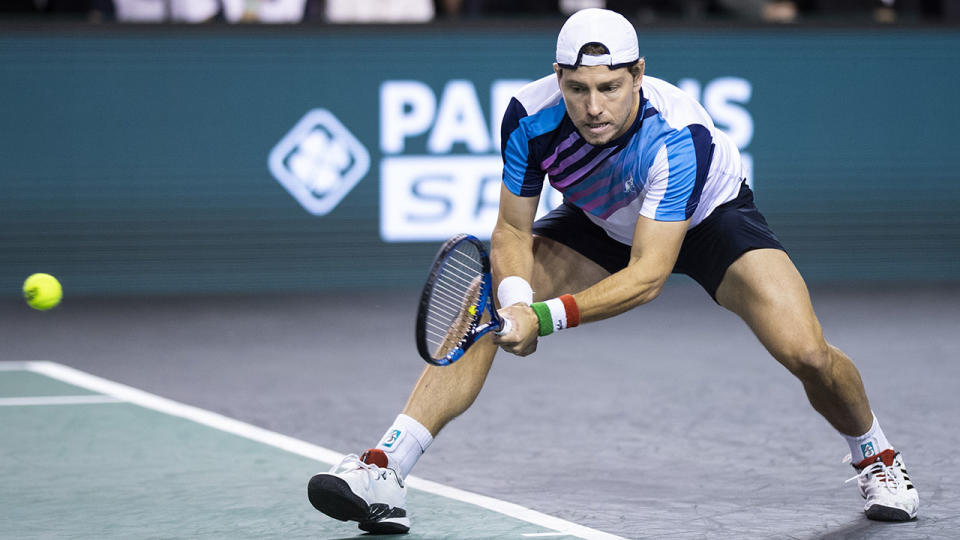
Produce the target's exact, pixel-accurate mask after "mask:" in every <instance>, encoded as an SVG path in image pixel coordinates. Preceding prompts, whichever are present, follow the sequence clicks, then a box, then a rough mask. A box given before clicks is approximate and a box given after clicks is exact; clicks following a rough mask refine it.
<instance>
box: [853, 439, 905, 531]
mask: <svg viewBox="0 0 960 540" xmlns="http://www.w3.org/2000/svg"><path fill="white" fill-rule="evenodd" d="M853 468H854V469H856V470H857V471H858V474H857V476H854V477H853V478H850V479H849V480H847V482H851V481H853V480H854V479H856V480H857V483H858V485H859V486H860V495H862V496H863V498H864V499H866V500H867V502H866V504H864V505H863V511H864V512H865V513H866V514H867V517H868V518H870V519H875V520H878V521H909V520H911V519H913V518H915V517H917V509H918V508H919V506H920V496H919V495H918V494H917V490H916V488H914V487H913V483H912V482H910V476H909V475H908V474H907V467H906V466H905V465H904V464H903V458H902V457H900V452H897V451H894V450H893V449H887V450H884V451H883V452H880V453H879V454H877V455H876V456H872V457H869V458H867V459H865V460H863V461H861V462H860V463H857V464H855V465H854V466H853Z"/></svg>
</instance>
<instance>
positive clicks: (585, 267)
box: [531, 236, 610, 301]
mask: <svg viewBox="0 0 960 540" xmlns="http://www.w3.org/2000/svg"><path fill="white" fill-rule="evenodd" d="M609 275H610V273H609V272H607V271H606V270H604V268H603V267H602V266H600V265H599V264H597V263H595V262H593V261H591V260H590V259H588V258H587V257H585V256H584V255H581V254H580V253H578V252H577V251H576V250H574V249H573V248H571V247H568V246H566V245H564V244H562V243H560V242H557V241H556V240H551V239H550V238H547V237H545V236H534V237H533V276H532V283H531V286H532V287H533V294H534V299H535V300H537V301H540V300H546V299H549V298H554V297H557V296H560V295H561V294H573V293H577V292H580V291H582V290H584V289H586V288H588V287H590V286H591V285H593V284H594V283H596V282H598V281H600V280H602V279H603V278H605V277H607V276H609Z"/></svg>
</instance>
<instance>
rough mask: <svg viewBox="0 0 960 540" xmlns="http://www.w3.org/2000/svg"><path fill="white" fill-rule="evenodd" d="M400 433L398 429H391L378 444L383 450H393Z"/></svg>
mask: <svg viewBox="0 0 960 540" xmlns="http://www.w3.org/2000/svg"><path fill="white" fill-rule="evenodd" d="M401 434H402V432H401V431H400V430H399V429H392V430H390V432H389V433H387V435H386V436H385V437H384V438H383V442H382V443H380V444H381V445H382V446H384V447H385V448H393V445H394V444H396V443H397V441H399V440H400V435H401Z"/></svg>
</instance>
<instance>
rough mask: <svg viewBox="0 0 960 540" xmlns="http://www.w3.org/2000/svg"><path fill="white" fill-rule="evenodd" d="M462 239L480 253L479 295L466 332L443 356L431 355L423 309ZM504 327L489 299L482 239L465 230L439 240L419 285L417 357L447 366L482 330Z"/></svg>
mask: <svg viewBox="0 0 960 540" xmlns="http://www.w3.org/2000/svg"><path fill="white" fill-rule="evenodd" d="M464 242H469V243H471V244H473V245H474V246H476V248H477V251H478V252H479V256H480V263H481V272H482V274H481V285H480V298H479V300H478V302H477V303H476V304H475V305H474V306H475V307H474V314H473V318H472V320H471V321H470V326H469V330H467V333H466V335H464V337H463V338H462V339H461V340H460V341H459V342H458V343H457V346H455V347H454V348H453V349H452V350H450V352H448V353H447V354H446V356H444V357H442V358H434V357H433V356H432V355H431V354H430V351H429V350H427V342H426V318H427V309H428V308H429V306H430V299H431V297H432V296H433V294H432V293H433V289H434V285H435V284H436V281H437V279H439V277H440V274H441V270H442V269H443V267H444V266H445V265H446V263H447V260H448V259H449V258H450V256H451V255H452V254H453V253H454V250H456V248H457V246H459V245H460V244H462V243H464ZM484 311H487V312H488V313H490V320H489V321H487V322H486V323H484V324H480V320H481V319H482V318H483V313H484ZM503 328H504V320H503V319H502V318H501V317H500V316H499V315H497V310H496V307H495V306H494V303H493V276H492V275H491V274H490V256H489V254H488V253H487V248H486V247H484V245H483V242H481V241H480V240H479V239H478V238H476V237H475V236H472V235H469V234H458V235H456V236H453V237H451V238H450V239H449V240H447V241H446V242H444V243H443V245H442V246H440V250H439V251H438V252H437V255H436V257H435V258H434V260H433V266H431V267H430V274H429V275H428V276H427V282H426V283H425V284H424V286H423V292H422V293H421V294H420V306H419V308H418V310H417V327H416V340H417V352H419V353H420V357H421V358H423V359H424V361H426V362H427V363H428V364H433V365H435V366H448V365H450V364H452V363H454V362H456V361H457V360H459V359H460V357H462V356H463V354H464V353H465V352H466V351H467V349H469V348H470V346H472V345H473V344H474V343H476V342H477V340H478V339H480V338H481V337H482V336H483V335H484V334H486V333H487V332H490V331H491V330H492V331H500V330H501V329H503Z"/></svg>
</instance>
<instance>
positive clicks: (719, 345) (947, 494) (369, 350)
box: [0, 281, 960, 539]
mask: <svg viewBox="0 0 960 540" xmlns="http://www.w3.org/2000/svg"><path fill="white" fill-rule="evenodd" d="M812 294H813V299H814V306H815V307H816V308H817V312H818V315H819V317H820V319H821V322H822V324H823V327H824V331H825V334H826V336H827V339H828V340H829V341H831V343H833V344H834V345H836V346H838V347H840V348H841V349H843V350H844V351H845V352H847V353H848V354H849V355H850V356H851V358H853V360H854V362H855V363H856V364H857V366H858V367H859V368H860V370H861V373H862V375H863V379H864V381H865V384H866V386H867V391H868V395H869V397H870V399H871V404H872V407H873V409H874V411H875V412H876V413H877V416H878V418H879V419H880V422H881V424H882V425H883V427H884V430H885V431H886V433H887V435H888V436H889V438H890V439H891V441H892V442H893V443H894V444H895V445H897V446H898V448H899V449H900V450H901V451H903V455H904V458H905V461H906V464H907V466H908V468H909V470H910V475H911V478H912V480H913V481H914V483H915V485H916V486H917V488H918V490H919V492H920V500H921V509H920V517H919V519H918V520H916V521H913V522H909V523H903V524H884V523H873V522H869V521H867V520H866V519H865V518H864V517H863V514H862V502H861V499H860V496H859V494H858V493H857V488H856V486H855V485H853V483H851V484H847V485H844V483H843V481H844V480H846V479H847V478H849V477H851V476H853V475H854V474H855V473H854V471H853V469H852V468H850V467H849V465H843V464H841V458H842V457H843V455H844V454H845V453H846V452H847V449H846V445H845V443H844V442H843V440H842V439H841V438H840V437H839V436H838V435H837V434H836V433H835V432H834V431H833V430H832V429H831V428H830V426H829V425H828V424H827V423H826V422H825V421H824V420H823V419H822V418H820V417H819V416H818V415H817V414H816V413H815V412H814V411H813V410H812V409H811V408H810V407H809V405H808V404H807V403H806V400H805V398H804V395H803V392H802V389H801V387H800V385H799V383H798V382H797V381H796V380H795V379H793V378H792V377H791V376H790V375H789V374H788V373H787V372H786V370H784V369H783V368H781V367H780V366H778V365H776V363H775V362H774V361H773V360H772V359H770V358H769V356H768V355H767V354H766V352H765V351H764V350H763V349H762V347H761V346H760V345H759V344H758V343H757V341H756V339H755V338H754V337H753V336H752V334H750V332H749V330H748V329H747V328H746V326H745V325H744V324H743V323H742V322H741V321H740V320H739V319H737V318H736V317H735V316H733V315H731V314H729V313H727V312H725V311H724V310H723V309H721V308H719V307H717V306H716V305H715V304H713V302H712V301H711V300H710V299H709V298H708V297H707V296H706V294H704V293H703V292H702V291H701V290H700V289H698V288H696V287H695V286H692V285H690V284H689V283H688V282H686V281H678V282H674V283H671V284H670V285H668V287H667V289H666V290H665V291H664V293H663V294H662V295H661V297H660V298H658V299H657V300H656V301H654V302H653V304H651V305H649V306H642V307H640V308H638V309H637V310H634V311H633V312H631V313H628V314H626V315H624V316H621V317H617V318H615V319H611V320H609V321H604V322H601V323H597V324H591V325H586V326H584V327H581V328H577V329H573V330H570V331H566V332H561V333H559V334H556V335H552V336H549V337H548V338H544V339H543V340H542V342H541V344H540V349H539V351H538V352H537V353H536V354H535V355H533V356H531V357H527V358H516V357H511V356H508V355H505V354H501V355H500V356H499V357H498V359H497V360H496V361H495V363H494V367H493V369H492V370H491V372H490V375H489V377H488V381H487V385H486V387H485V388H484V391H483V392H482V393H481V395H480V397H479V398H478V400H477V403H476V404H475V405H474V407H473V408H472V409H471V410H469V411H468V412H467V413H466V414H464V415H463V416H462V417H461V418H459V419H458V420H457V421H455V422H453V423H452V424H451V425H449V426H448V427H447V428H446V429H445V430H444V431H443V432H442V433H441V434H439V436H438V437H437V439H436V440H435V442H434V444H433V446H432V447H431V448H430V450H429V451H428V452H427V454H426V455H425V456H424V457H423V459H422V460H421V462H420V463H419V464H418V466H417V468H416V469H415V470H414V474H415V475H417V476H420V477H423V478H426V479H429V480H433V481H436V482H441V483H444V484H448V485H452V486H454V487H458V488H461V489H465V490H469V491H474V492H478V493H481V494H484V495H488V496H491V497H496V498H498V499H502V500H506V501H509V502H513V503H517V504H520V505H523V506H527V507H529V508H532V509H534V510H538V511H540V512H544V513H546V514H549V515H553V516H556V517H559V518H562V519H566V520H569V521H573V522H576V523H579V524H582V525H586V526H588V527H592V528H594V529H599V530H602V531H606V532H609V533H614V534H618V535H621V536H624V537H628V538H676V539H685V538H729V539H734V538H774V537H775V538H884V539H887V538H888V539H901V538H908V539H909V538H944V539H945V538H954V537H955V536H956V533H955V531H956V530H957V528H958V527H960V518H958V516H960V500H958V495H960V493H958V491H960V488H958V486H960V466H958V465H960V460H958V459H957V457H956V455H957V454H956V448H958V447H960V430H957V429H956V428H955V426H954V424H955V422H954V420H953V419H954V418H955V417H956V416H957V415H958V414H960V394H958V392H957V391H956V381H957V380H960V363H958V361H957V360H958V358H960V333H958V331H957V330H958V328H960V326H958V322H960V285H915V286H902V285H901V286H896V287H883V286H872V287H865V286H864V287H839V286H830V287H828V286H821V287H814V288H813V289H812ZM416 301H417V291H404V292H391V293H388V294H379V295H378V294H372V293H366V294H359V293H358V294H351V293H338V294H328V295H308V296H303V295H301V296H269V297H268V296H249V297H244V296H236V297H212V298H199V299H198V298H185V297H159V298H127V299H120V298H114V299H77V298H71V297H70V296H69V295H68V296H67V298H66V300H65V302H64V304H63V305H62V306H61V307H59V308H57V309H56V310H54V311H52V312H48V313H39V312H33V311H31V310H29V309H28V308H26V307H25V306H24V305H22V303H21V302H19V301H16V300H4V301H2V303H0V328H2V330H0V331H2V333H3V339H2V340H0V360H49V361H54V362H59V363H62V364H66V365H68V366H72V367H75V368H77V369H80V370H83V371H87V372H90V373H93V374H96V375H99V376H102V377H105V378H108V379H112V380H115V381H119V382H122V383H124V384H129V385H131V386H134V387H137V388H142V389H144V390H146V391H148V392H152V393H155V394H159V395H161V396H164V397H168V398H171V399H174V400H177V401H181V402H184V403H187V404H190V405H195V406H198V407H202V408H205V409H210V410H213V411H216V412H219V413H222V414H224V415H226V416H229V417H233V418H237V419H240V420H243V421H245V422H249V423H251V424H254V425H257V426H261V427H264V428H267V429H270V430H273V431H277V432H280V433H283V434H286V435H290V436H293V437H297V438H300V439H303V440H306V441H309V442H312V443H315V444H319V445H321V446H324V447H327V448H330V449H333V450H336V451H339V452H344V453H348V452H359V451H362V450H363V449H365V448H367V447H369V446H371V445H372V444H374V443H375V442H376V440H377V439H378V438H379V437H380V435H381V434H382V433H383V431H384V430H385V429H386V428H387V427H388V426H389V424H390V422H391V421H392V420H393V418H394V416H395V415H396V414H397V412H399V410H400V409H401V408H402V407H403V404H404V402H405V400H406V397H407V394H408V392H409V390H410V388H411V387H412V385H413V384H414V382H415V381H416V379H417V376H418V375H419V372H420V370H421V369H422V366H423V364H422V361H421V360H419V358H418V357H417V355H416V351H415V349H414V344H413V315H414V312H415V308H416ZM324 468H325V466H318V467H317V469H318V470H320V469H324ZM307 480H308V475H305V476H304V478H303V486H298V487H297V489H298V490H301V491H303V490H305V488H304V486H305V485H306V481H307ZM300 496H301V495H300V494H299V493H298V494H297V495H296V497H298V498H299V497H300ZM303 498H304V499H305V496H304V497H303ZM9 510H10V509H6V511H9ZM435 511H437V509H434V508H431V507H412V508H411V512H412V514H413V516H412V521H413V529H412V532H413V533H416V532H417V524H418V516H424V515H429V514H430V513H431V512H435ZM309 519H310V520H311V521H312V520H316V523H318V527H319V524H321V523H322V524H323V527H322V530H325V531H327V530H331V528H330V527H329V525H330V523H328V521H329V520H327V518H325V517H324V516H322V515H321V514H319V513H317V514H316V515H315V516H314V515H311V516H310V517H309ZM420 519H421V522H423V518H422V517H421V518H420ZM334 525H335V526H334V527H333V528H332V529H333V530H336V531H338V533H337V534H336V535H335V537H338V538H366V536H350V535H351V534H353V533H354V532H358V531H357V530H356V529H355V528H354V526H353V525H351V524H346V523H340V522H336V523H335V524H334ZM307 526H308V527H309V523H308V525H307ZM473 532H474V535H475V537H481V536H482V534H479V533H480V532H481V531H473ZM449 533H450V534H451V535H453V536H455V531H449ZM453 536H451V537H453Z"/></svg>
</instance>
